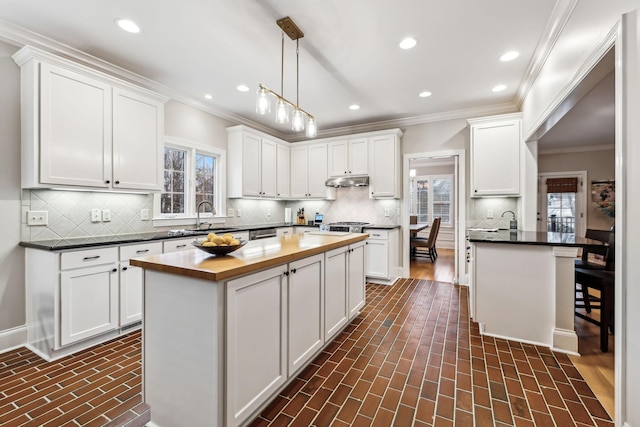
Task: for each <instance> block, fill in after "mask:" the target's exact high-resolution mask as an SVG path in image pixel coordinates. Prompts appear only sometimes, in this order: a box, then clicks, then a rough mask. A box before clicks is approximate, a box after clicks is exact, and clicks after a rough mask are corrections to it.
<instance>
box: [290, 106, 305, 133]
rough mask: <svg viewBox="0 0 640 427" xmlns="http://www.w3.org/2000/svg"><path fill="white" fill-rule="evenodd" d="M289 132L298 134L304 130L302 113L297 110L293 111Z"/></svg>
mask: <svg viewBox="0 0 640 427" xmlns="http://www.w3.org/2000/svg"><path fill="white" fill-rule="evenodd" d="M291 122H292V123H291V130H293V131H295V132H300V131H302V130H304V118H303V117H302V111H300V110H298V109H297V108H296V109H295V110H294V111H293V118H292V119H291Z"/></svg>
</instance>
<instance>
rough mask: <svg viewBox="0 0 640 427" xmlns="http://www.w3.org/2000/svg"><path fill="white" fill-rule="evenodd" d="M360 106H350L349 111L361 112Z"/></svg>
mask: <svg viewBox="0 0 640 427" xmlns="http://www.w3.org/2000/svg"><path fill="white" fill-rule="evenodd" d="M359 109H360V106H359V105H358V104H351V105H349V110H354V111H355V110H359Z"/></svg>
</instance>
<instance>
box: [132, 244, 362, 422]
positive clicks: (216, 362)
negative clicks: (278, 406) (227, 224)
mask: <svg viewBox="0 0 640 427" xmlns="http://www.w3.org/2000/svg"><path fill="white" fill-rule="evenodd" d="M367 237H368V234H365V233H339V232H320V231H319V232H316V233H315V234H314V233H309V234H304V235H302V234H299V235H292V236H284V237H274V238H269V239H263V240H253V241H250V242H249V243H247V244H246V245H245V246H243V247H242V248H240V249H238V250H237V251H235V252H232V253H230V254H228V255H226V256H220V257H218V256H211V255H209V254H208V253H205V252H203V251H201V250H199V249H196V248H194V249H193V250H190V251H184V252H174V253H167V254H162V255H155V256H148V257H143V258H136V259H133V260H131V264H132V265H135V266H138V267H142V268H143V269H144V272H145V279H144V318H143V319H144V320H143V325H144V326H143V327H144V330H143V395H144V401H145V402H146V403H148V404H149V405H150V406H151V423H150V424H148V425H149V426H159V427H169V426H178V425H188V426H190V427H199V426H203V427H204V426H207V427H208V426H238V425H244V424H246V423H247V422H249V421H250V420H251V419H252V417H254V416H255V415H256V414H257V413H258V412H259V411H260V410H261V409H262V408H263V407H264V406H265V405H266V404H267V403H268V402H269V400H270V399H271V398H272V397H273V396H275V395H276V393H278V392H279V391H280V390H282V389H283V388H284V387H285V386H286V384H287V383H288V382H289V381H290V380H291V379H293V378H294V377H295V375H296V374H297V373H299V372H300V370H301V369H303V368H304V367H305V366H306V365H307V364H308V363H309V362H310V361H311V360H312V359H313V357H314V356H315V355H317V354H318V353H319V352H320V351H321V350H322V349H323V348H324V347H325V346H326V345H328V344H329V343H330V342H331V341H332V340H333V338H334V337H335V336H336V335H337V334H338V333H339V332H340V331H341V330H342V329H344V327H346V325H347V324H348V323H349V321H350V320H351V319H353V318H354V317H355V316H356V315H357V314H358V313H359V311H360V309H361V308H362V307H363V306H364V298H365V270H364V269H365V251H364V245H365V239H366V238H367Z"/></svg>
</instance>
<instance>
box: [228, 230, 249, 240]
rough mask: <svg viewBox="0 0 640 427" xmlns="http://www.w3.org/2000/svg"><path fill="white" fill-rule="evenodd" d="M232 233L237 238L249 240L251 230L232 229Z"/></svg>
mask: <svg viewBox="0 0 640 427" xmlns="http://www.w3.org/2000/svg"><path fill="white" fill-rule="evenodd" d="M231 235H232V236H233V238H234V239H236V240H244V241H247V242H248V241H249V232H248V231H232V232H231Z"/></svg>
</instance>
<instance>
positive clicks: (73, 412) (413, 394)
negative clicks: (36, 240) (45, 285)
mask: <svg viewBox="0 0 640 427" xmlns="http://www.w3.org/2000/svg"><path fill="white" fill-rule="evenodd" d="M467 307H468V294H467V288H466V287H459V286H454V285H452V284H450V283H444V282H432V281H426V280H418V279H404V280H399V281H398V282H397V283H396V284H395V285H394V286H382V285H367V304H366V306H365V307H364V309H363V312H362V313H361V314H360V315H359V316H358V317H357V318H356V319H355V320H354V321H353V322H352V323H351V324H350V325H349V326H348V327H347V328H346V329H345V331H343V332H342V333H341V334H339V336H338V338H337V339H336V340H335V341H334V342H332V343H331V344H330V345H329V346H328V347H327V348H326V349H325V350H324V351H323V352H322V353H321V354H320V355H319V356H318V357H317V358H316V359H315V360H314V362H313V363H312V364H311V365H310V366H309V367H308V368H306V369H305V370H304V371H303V372H302V373H301V374H300V375H299V376H298V377H297V378H296V379H295V380H294V381H293V382H292V383H291V384H290V385H289V386H288V387H287V388H286V389H285V390H284V391H283V392H282V393H281V394H280V396H279V397H277V398H276V399H275V400H274V401H273V402H271V403H270V404H269V406H268V407H267V408H266V409H265V410H264V411H263V412H262V414H261V415H260V416H259V417H258V418H256V419H255V420H253V422H252V423H251V426H252V427H257V426H266V425H271V426H286V425H290V426H305V427H308V426H317V427H320V426H336V427H340V426H352V425H353V426H369V425H373V426H392V425H393V426H400V427H404V426H431V425H433V426H510V425H515V426H557V427H565V426H573V425H575V426H613V423H612V422H611V420H610V418H609V416H608V415H607V413H606V412H605V410H604V409H603V407H602V405H600V403H599V402H598V401H597V399H596V398H595V396H594V395H593V393H592V392H591V390H590V389H589V387H588V385H587V383H586V382H585V381H584V380H583V379H582V378H581V376H580V374H579V373H578V371H577V370H576V369H575V367H574V366H573V365H572V363H571V361H570V360H569V358H568V357H567V356H565V355H564V354H560V353H553V352H551V351H550V350H549V349H547V348H544V347H537V346H533V345H527V344H520V343H516V342H511V341H506V340H499V339H493V338H489V337H481V336H480V335H479V331H478V326H477V324H475V323H473V322H470V321H469V314H468V310H467ZM140 375H141V361H140V332H133V333H131V334H128V335H127V336H125V337H122V338H120V339H117V340H113V341H110V342H108V343H105V344H102V345H99V346H96V347H93V348H91V349H90V350H86V351H83V352H80V353H77V354H75V355H73V356H70V357H66V358H64V359H61V360H59V361H56V362H52V363H46V362H44V361H43V360H42V359H40V358H39V357H38V356H36V355H34V354H33V353H32V352H30V351H28V350H26V349H24V348H22V349H18V350H14V351H10V352H7V353H4V354H1V355H0V425H1V426H2V427H10V426H11V427H13V426H41V425H43V426H55V427H60V426H64V427H70V426H110V427H120V426H127V427H137V426H142V425H144V424H145V423H146V422H147V421H148V420H149V407H148V406H147V405H145V404H144V403H142V399H141V395H140V390H141V377H140ZM151 410H153V408H151ZM171 427H174V426H171ZM175 427H182V426H175Z"/></svg>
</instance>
